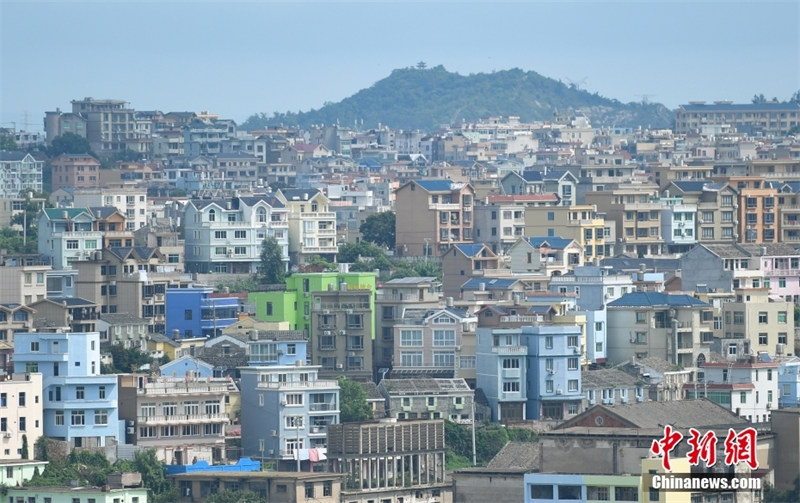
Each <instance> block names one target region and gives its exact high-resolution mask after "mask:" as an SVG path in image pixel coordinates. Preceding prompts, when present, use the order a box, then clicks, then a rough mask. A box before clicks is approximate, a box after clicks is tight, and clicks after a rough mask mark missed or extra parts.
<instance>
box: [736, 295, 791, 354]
mask: <svg viewBox="0 0 800 503" xmlns="http://www.w3.org/2000/svg"><path fill="white" fill-rule="evenodd" d="M734 294H735V298H734V300H733V301H732V302H725V303H723V304H722V315H723V325H722V329H723V334H721V335H722V339H723V341H722V342H723V350H724V352H725V353H724V354H727V355H730V356H741V355H742V348H740V347H739V346H741V345H742V343H744V344H748V347H750V348H753V349H754V350H757V351H758V352H759V353H769V354H771V355H794V354H796V353H795V349H796V348H795V338H794V314H793V313H794V304H793V303H792V302H787V301H783V300H775V299H774V298H770V295H769V291H768V290H767V289H766V288H737V289H734ZM731 345H732V346H733V348H731V347H730V346H731Z"/></svg>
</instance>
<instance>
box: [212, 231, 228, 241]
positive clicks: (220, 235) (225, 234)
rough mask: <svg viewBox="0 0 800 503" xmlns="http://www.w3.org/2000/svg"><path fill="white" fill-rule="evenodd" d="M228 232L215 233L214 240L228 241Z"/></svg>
mask: <svg viewBox="0 0 800 503" xmlns="http://www.w3.org/2000/svg"><path fill="white" fill-rule="evenodd" d="M227 237H228V231H214V238H216V239H227Z"/></svg>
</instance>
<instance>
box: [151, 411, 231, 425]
mask: <svg viewBox="0 0 800 503" xmlns="http://www.w3.org/2000/svg"><path fill="white" fill-rule="evenodd" d="M137 420H138V424H139V426H153V425H162V424H204V423H211V422H214V423H218V422H228V421H230V418H229V417H228V415H227V414H223V413H221V412H218V413H216V414H172V415H169V416H165V415H157V416H138V418H137Z"/></svg>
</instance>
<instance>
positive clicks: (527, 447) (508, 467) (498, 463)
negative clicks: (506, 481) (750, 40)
mask: <svg viewBox="0 0 800 503" xmlns="http://www.w3.org/2000/svg"><path fill="white" fill-rule="evenodd" d="M541 452H542V449H541V444H540V443H538V442H536V443H534V442H508V443H507V444H506V445H504V446H503V448H502V449H500V451H499V452H498V453H497V454H495V456H494V457H493V458H492V460H491V461H489V463H488V464H487V465H486V468H487V469H488V470H500V471H504V472H519V471H524V472H526V473H527V472H532V471H534V470H538V469H539V458H540V457H541Z"/></svg>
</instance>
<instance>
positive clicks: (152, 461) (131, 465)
mask: <svg viewBox="0 0 800 503" xmlns="http://www.w3.org/2000/svg"><path fill="white" fill-rule="evenodd" d="M115 468H117V469H119V470H121V471H133V472H139V473H141V474H142V485H143V486H144V487H146V488H147V489H148V490H150V492H151V493H152V494H153V499H152V500H150V499H149V498H148V501H154V502H155V503H168V502H174V501H178V488H177V487H175V486H174V485H173V484H172V482H170V481H169V480H168V479H167V478H166V477H165V476H164V465H163V464H162V463H161V461H159V459H158V458H157V457H156V451H155V449H147V450H142V451H136V452H135V453H134V455H133V460H132V461H118V462H117V463H116V466H115Z"/></svg>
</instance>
